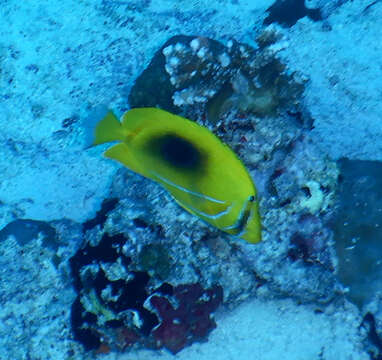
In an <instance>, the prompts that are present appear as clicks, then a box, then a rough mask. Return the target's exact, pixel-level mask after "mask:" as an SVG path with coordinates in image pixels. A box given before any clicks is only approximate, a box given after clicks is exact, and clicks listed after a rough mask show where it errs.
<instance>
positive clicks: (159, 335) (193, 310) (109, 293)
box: [70, 233, 223, 354]
mask: <svg viewBox="0 0 382 360" xmlns="http://www.w3.org/2000/svg"><path fill="white" fill-rule="evenodd" d="M127 242H128V239H127V238H126V237H124V236H123V235H122V234H118V235H114V236H109V235H107V234H106V233H105V234H104V235H103V237H102V239H101V241H100V242H99V243H98V244H97V245H96V246H94V245H92V244H91V243H87V244H86V245H85V246H84V247H83V248H82V249H80V250H79V251H78V252H77V253H76V254H75V255H74V256H73V257H72V258H71V259H70V264H71V269H72V276H73V277H74V285H75V288H76V291H77V294H78V296H77V298H76V300H75V301H74V303H73V305H72V310H71V326H72V331H73V334H74V337H75V339H76V340H77V341H79V342H81V343H82V344H83V345H84V348H85V349H86V350H100V349H101V348H102V349H105V348H107V349H114V350H125V349H127V348H130V347H131V346H133V345H136V346H145V347H149V348H156V349H159V348H162V347H165V348H167V349H168V350H169V351H171V352H172V353H174V354H175V353H177V352H179V351H180V350H182V349H183V348H184V347H185V346H188V345H190V344H192V343H193V342H194V341H198V340H203V339H205V338H206V337H207V336H208V333H209V332H210V331H211V330H212V329H214V328H215V327H216V324H215V321H214V320H213V317H212V313H213V312H214V311H215V310H216V309H217V308H218V306H219V304H220V303H221V302H222V300H223V291H222V288H221V287H220V286H213V287H211V288H208V289H204V288H203V287H202V286H201V285H200V284H198V283H193V284H183V285H177V286H173V285H171V284H168V283H166V282H161V283H160V285H159V286H157V285H156V284H157V282H153V281H152V276H151V275H149V273H148V272H146V271H140V270H137V268H136V266H137V265H136V264H134V263H133V262H132V260H131V258H130V257H129V256H127V255H126V252H125V250H124V245H125V244H126V243H127ZM153 250H154V248H153V245H152V246H151V248H150V249H148V248H147V247H146V248H145V249H143V250H142V254H140V255H138V259H140V261H141V262H142V261H143V263H144V264H145V266H146V267H147V266H150V267H152V266H154V265H158V263H157V260H155V261H154V262H152V261H151V260H150V259H149V258H153V257H154V255H153V254H152V251H153ZM150 251H151V252H150ZM150 254H151V255H150ZM157 255H158V256H159V255H160V254H157ZM162 255H163V252H162ZM158 267H159V265H158ZM166 271H168V270H166ZM156 273H158V271H157V272H156ZM155 275H156V274H155V273H154V274H153V276H155ZM159 275H160V276H163V275H165V273H161V274H159Z"/></svg>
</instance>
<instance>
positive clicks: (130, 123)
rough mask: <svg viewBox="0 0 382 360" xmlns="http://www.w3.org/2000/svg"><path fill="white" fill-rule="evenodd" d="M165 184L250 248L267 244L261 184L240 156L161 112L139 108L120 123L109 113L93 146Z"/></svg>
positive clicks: (194, 126) (207, 133)
mask: <svg viewBox="0 0 382 360" xmlns="http://www.w3.org/2000/svg"><path fill="white" fill-rule="evenodd" d="M112 141H119V143H118V144H116V145H114V146H112V147H111V148H109V149H108V150H107V151H106V152H105V153H104V155H105V156H106V157H108V158H111V159H114V160H117V161H118V162H120V163H122V164H123V165H125V166H126V167H128V168H129V169H130V170H133V171H135V172H136V173H138V174H141V175H143V176H145V177H147V178H149V179H152V180H154V181H156V182H158V183H159V184H161V185H162V186H163V187H164V188H165V189H166V190H167V191H168V192H169V193H170V194H171V195H172V196H173V197H174V198H175V200H176V201H177V202H178V204H179V205H180V206H182V207H183V208H184V209H186V210H187V211H189V212H190V213H192V214H194V215H197V216H199V217H200V218H201V219H203V220H204V221H206V222H208V223H210V224H212V225H214V226H216V227H217V228H219V229H220V230H223V231H225V232H227V233H229V234H231V235H236V236H238V237H240V238H242V239H244V240H246V241H248V242H250V243H257V242H259V241H261V222H260V215H259V204H258V199H257V191H256V188H255V185H254V183H253V181H252V179H251V177H250V175H249V174H248V171H247V170H246V168H245V167H244V165H243V163H242V162H241V161H240V159H239V158H238V157H237V156H236V154H235V153H234V152H233V151H232V150H231V149H230V148H229V147H228V146H227V145H226V144H224V143H223V142H222V141H221V140H220V139H219V138H218V137H216V136H215V135H214V134H213V133H212V132H211V131H209V130H208V129H207V128H205V127H203V126H201V125H198V124H197V123H195V122H193V121H191V120H188V119H186V118H183V117H181V116H178V115H174V114H171V113H169V112H167V111H164V110H161V109H158V108H135V109H131V110H129V111H127V112H126V113H125V114H124V115H123V116H122V122H120V121H119V120H118V119H117V117H116V116H115V115H114V113H113V112H111V111H109V112H108V113H107V114H106V116H105V117H104V118H103V119H102V120H101V121H100V122H99V123H98V124H97V126H96V128H95V131H94V141H93V145H98V144H102V143H106V142H112Z"/></svg>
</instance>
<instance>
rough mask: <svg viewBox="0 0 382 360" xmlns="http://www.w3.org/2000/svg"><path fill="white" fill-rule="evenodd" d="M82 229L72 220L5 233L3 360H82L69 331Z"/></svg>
mask: <svg viewBox="0 0 382 360" xmlns="http://www.w3.org/2000/svg"><path fill="white" fill-rule="evenodd" d="M78 228H79V227H78V224H75V223H74V222H71V221H69V220H62V221H54V222H43V221H35V220H30V219H28V220H27V219H25V220H23V219H18V220H15V221H13V222H12V223H10V224H8V225H7V226H6V227H5V228H3V229H2V230H1V232H0V268H1V274H2V281H1V286H0V298H1V304H2V307H1V313H0V324H1V325H0V337H1V340H0V343H1V356H0V357H1V358H2V359H23V358H24V359H25V358H27V357H29V358H30V359H33V358H34V359H36V358H39V359H41V360H49V359H61V358H63V357H64V356H66V357H67V354H69V353H70V352H73V351H75V352H76V353H78V355H79V356H81V354H82V350H81V347H80V346H79V344H77V343H76V342H75V341H73V339H72V336H71V333H70V329H69V328H68V322H69V319H70V306H71V303H72V302H73V301H74V299H75V297H76V294H75V291H74V289H73V287H72V286H71V278H70V276H69V273H70V269H69V266H68V259H69V257H70V256H71V255H72V254H73V252H74V251H75V250H74V249H75V247H76V244H78V242H80V237H77V236H78V235H80V234H79V233H78ZM78 240H79V241H78ZM77 246H78V245H77ZM16 342H17V344H16ZM61 354H62V357H61Z"/></svg>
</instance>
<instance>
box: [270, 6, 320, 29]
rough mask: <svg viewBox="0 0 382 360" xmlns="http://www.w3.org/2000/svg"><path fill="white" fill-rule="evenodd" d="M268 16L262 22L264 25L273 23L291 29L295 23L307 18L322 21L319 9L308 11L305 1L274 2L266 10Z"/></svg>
mask: <svg viewBox="0 0 382 360" xmlns="http://www.w3.org/2000/svg"><path fill="white" fill-rule="evenodd" d="M267 12H268V14H269V15H268V16H267V18H266V19H265V20H264V25H269V24H272V23H274V22H276V23H278V24H280V25H282V26H285V27H291V26H293V25H294V24H296V22H297V21H298V20H299V19H301V18H303V17H305V16H307V17H309V18H310V19H311V20H313V21H320V20H322V16H321V12H320V10H319V9H308V8H307V7H306V6H305V0H276V1H275V2H274V3H273V5H271V6H270V7H269V8H268V9H267Z"/></svg>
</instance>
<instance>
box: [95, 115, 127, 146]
mask: <svg viewBox="0 0 382 360" xmlns="http://www.w3.org/2000/svg"><path fill="white" fill-rule="evenodd" d="M93 135H94V138H93V144H92V145H99V144H103V143H106V142H111V141H124V140H125V138H126V135H125V131H124V129H123V127H122V125H121V123H120V122H119V120H118V118H117V117H116V116H115V114H114V113H113V112H112V111H111V110H110V111H108V113H107V114H106V115H105V117H104V118H103V119H102V120H101V121H100V122H99V123H98V124H97V125H96V127H95V129H94V133H93Z"/></svg>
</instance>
